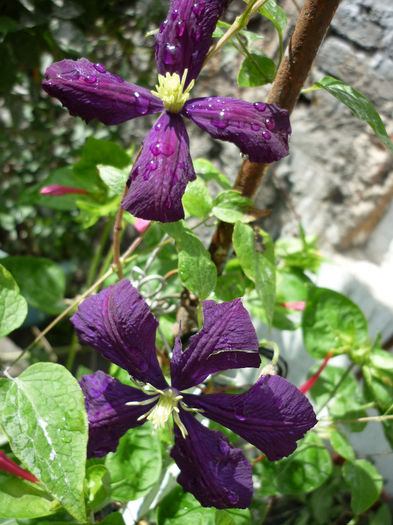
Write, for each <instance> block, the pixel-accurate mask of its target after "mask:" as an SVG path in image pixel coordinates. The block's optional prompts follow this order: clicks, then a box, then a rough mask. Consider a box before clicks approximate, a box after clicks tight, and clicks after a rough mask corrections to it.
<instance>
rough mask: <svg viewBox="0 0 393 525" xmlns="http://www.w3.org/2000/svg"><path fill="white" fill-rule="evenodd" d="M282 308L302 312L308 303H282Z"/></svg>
mask: <svg viewBox="0 0 393 525" xmlns="http://www.w3.org/2000/svg"><path fill="white" fill-rule="evenodd" d="M280 306H282V307H283V308H288V309H289V310H297V311H298V312H302V311H303V310H304V309H305V307H306V301H295V302H294V303H280Z"/></svg>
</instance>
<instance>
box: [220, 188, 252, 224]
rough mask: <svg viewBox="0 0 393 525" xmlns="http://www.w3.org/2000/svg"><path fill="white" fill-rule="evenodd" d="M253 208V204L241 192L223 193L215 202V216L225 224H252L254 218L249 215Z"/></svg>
mask: <svg viewBox="0 0 393 525" xmlns="http://www.w3.org/2000/svg"><path fill="white" fill-rule="evenodd" d="M252 206H253V202H252V200H251V199H249V198H248V197H243V196H242V194H241V193H240V192H239V191H236V190H227V191H222V192H221V193H219V194H218V195H217V197H216V198H215V199H214V201H213V210H212V211H213V214H214V215H215V216H216V217H217V219H220V221H223V222H229V223H231V224H235V223H236V222H237V221H240V222H251V221H253V220H254V217H253V216H252V215H250V214H247V211H248V210H249V209H250V208H251V207H252Z"/></svg>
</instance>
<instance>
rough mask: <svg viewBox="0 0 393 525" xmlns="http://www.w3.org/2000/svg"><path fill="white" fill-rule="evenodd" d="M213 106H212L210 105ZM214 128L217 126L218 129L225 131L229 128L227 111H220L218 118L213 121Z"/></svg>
mask: <svg viewBox="0 0 393 525" xmlns="http://www.w3.org/2000/svg"><path fill="white" fill-rule="evenodd" d="M209 106H211V104H209ZM212 124H213V126H216V128H219V129H224V128H226V127H227V126H228V124H229V120H228V119H227V118H226V114H225V110H224V109H223V110H222V111H220V114H219V115H218V118H217V119H215V120H212Z"/></svg>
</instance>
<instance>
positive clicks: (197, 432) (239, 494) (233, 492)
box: [171, 410, 253, 509]
mask: <svg viewBox="0 0 393 525" xmlns="http://www.w3.org/2000/svg"><path fill="white" fill-rule="evenodd" d="M181 419H182V421H183V423H184V424H185V426H186V428H187V431H188V436H187V437H186V438H185V439H184V438H183V437H182V435H181V433H180V430H179V429H178V427H177V426H176V425H175V446H174V447H173V449H172V452H171V456H172V457H173V459H174V460H175V461H176V463H177V465H178V467H179V468H180V470H181V472H180V474H179V476H178V478H177V481H178V483H180V485H181V486H182V487H183V489H184V490H185V491H186V492H191V494H192V495H193V496H195V498H196V499H197V500H198V501H199V502H200V503H201V505H203V506H204V507H216V508H217V509H230V508H241V509H245V508H247V507H249V505H250V504H251V498H252V492H253V488H252V472H251V465H250V464H249V462H248V461H247V460H246V458H245V457H244V456H243V454H242V451H241V450H240V449H238V448H234V447H233V446H232V445H230V444H229V443H228V439H227V438H226V437H225V436H223V435H222V434H221V432H218V431H217V430H215V431H213V430H209V429H208V428H206V427H204V426H202V425H201V424H200V423H199V422H198V421H197V420H196V419H195V418H194V416H191V415H190V414H188V413H187V412H185V411H184V410H182V411H181Z"/></svg>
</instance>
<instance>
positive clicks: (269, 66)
mask: <svg viewBox="0 0 393 525" xmlns="http://www.w3.org/2000/svg"><path fill="white" fill-rule="evenodd" d="M275 74H276V66H275V64H274V61H273V60H272V59H271V58H268V57H266V56H264V55H257V54H256V53H249V54H248V55H247V57H246V58H245V59H244V60H243V63H242V65H241V66H240V69H239V73H238V77H237V82H238V84H239V86H240V87H256V86H264V85H265V84H269V83H270V82H273V80H274V77H275Z"/></svg>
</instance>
